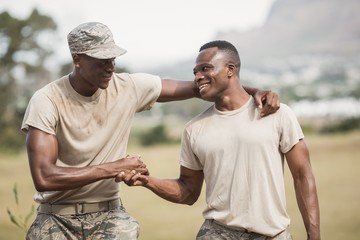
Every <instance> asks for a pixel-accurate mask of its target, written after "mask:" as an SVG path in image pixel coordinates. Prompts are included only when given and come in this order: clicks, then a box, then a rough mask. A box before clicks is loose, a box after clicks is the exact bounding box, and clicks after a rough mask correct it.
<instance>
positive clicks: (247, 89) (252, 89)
mask: <svg viewBox="0 0 360 240" xmlns="http://www.w3.org/2000/svg"><path fill="white" fill-rule="evenodd" d="M243 88H244V89H245V91H246V92H247V93H248V94H250V95H251V96H253V97H254V96H255V93H256V92H257V91H258V90H259V89H257V88H253V87H249V86H243Z"/></svg>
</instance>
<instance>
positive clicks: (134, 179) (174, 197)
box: [117, 166, 204, 205]
mask: <svg viewBox="0 0 360 240" xmlns="http://www.w3.org/2000/svg"><path fill="white" fill-rule="evenodd" d="M203 180H204V174H203V172H202V171H194V170H191V169H188V168H185V167H183V166H181V168H180V177H179V178H178V179H158V178H155V177H152V176H144V175H141V174H136V175H132V176H129V175H128V176H126V177H125V176H123V177H120V176H119V177H118V178H117V181H124V182H125V183H126V184H127V185H129V186H144V187H146V188H148V189H149V190H151V191H152V192H154V193H155V194H156V195H158V196H159V197H161V198H163V199H165V200H168V201H170V202H174V203H181V204H188V205H192V204H194V203H195V202H196V201H197V199H198V198H199V196H200V193H201V188H202V184H203Z"/></svg>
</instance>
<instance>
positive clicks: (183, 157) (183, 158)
mask: <svg viewBox="0 0 360 240" xmlns="http://www.w3.org/2000/svg"><path fill="white" fill-rule="evenodd" d="M190 137H191V136H190V134H189V133H188V131H187V129H185V130H184V132H183V135H182V138H181V152H180V165H181V166H184V167H186V168H189V169H192V170H202V169H203V166H202V164H201V162H200V161H199V158H198V157H197V156H196V154H195V153H194V151H193V149H192V147H191V139H190Z"/></svg>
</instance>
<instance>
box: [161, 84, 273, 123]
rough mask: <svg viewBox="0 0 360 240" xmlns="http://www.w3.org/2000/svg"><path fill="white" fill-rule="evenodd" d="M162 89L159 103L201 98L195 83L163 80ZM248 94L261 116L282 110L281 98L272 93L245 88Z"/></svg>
mask: <svg viewBox="0 0 360 240" xmlns="http://www.w3.org/2000/svg"><path fill="white" fill-rule="evenodd" d="M161 84H162V88H161V93H160V96H159V98H158V99H157V102H169V101H179V100H185V99H189V98H194V97H197V98H200V94H199V89H198V88H197V87H196V86H195V84H194V82H193V81H181V80H170V79H163V80H162V81H161ZM244 89H245V91H246V92H248V93H249V94H250V95H251V96H253V97H254V99H255V102H256V104H257V105H258V107H259V108H261V109H262V110H261V116H266V115H269V114H271V113H274V112H276V111H277V110H278V109H279V108H280V100H279V96H278V95H277V94H276V93H273V92H271V91H262V90H258V89H256V88H252V87H247V86H244Z"/></svg>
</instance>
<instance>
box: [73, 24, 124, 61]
mask: <svg viewBox="0 0 360 240" xmlns="http://www.w3.org/2000/svg"><path fill="white" fill-rule="evenodd" d="M67 40H68V44H69V48H70V52H71V54H86V55H88V56H90V57H94V58H98V59H110V58H115V57H118V56H120V55H123V54H125V53H126V50H125V49H123V48H121V47H119V46H117V45H116V44H115V41H114V38H113V35H112V33H111V31H110V29H109V28H108V27H107V26H106V25H104V24H102V23H99V22H88V23H84V24H81V25H80V26H78V27H76V28H75V29H73V30H72V31H71V32H70V33H69V34H68V36H67Z"/></svg>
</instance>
